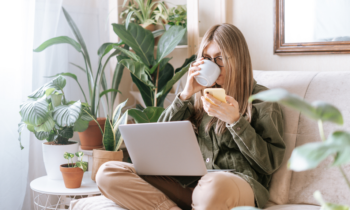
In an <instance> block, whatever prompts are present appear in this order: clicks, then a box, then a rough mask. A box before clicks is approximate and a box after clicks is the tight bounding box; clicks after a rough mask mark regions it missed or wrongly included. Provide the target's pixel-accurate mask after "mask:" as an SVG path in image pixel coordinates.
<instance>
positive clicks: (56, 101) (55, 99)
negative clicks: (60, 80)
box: [51, 94, 63, 108]
mask: <svg viewBox="0 0 350 210" xmlns="http://www.w3.org/2000/svg"><path fill="white" fill-rule="evenodd" d="M62 96H63V94H52V95H51V102H52V107H53V108H56V107H58V106H60V105H61V104H62Z"/></svg>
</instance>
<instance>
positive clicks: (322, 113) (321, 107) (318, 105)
mask: <svg viewBox="0 0 350 210" xmlns="http://www.w3.org/2000/svg"><path fill="white" fill-rule="evenodd" d="M312 106H313V107H315V109H316V114H317V116H318V118H319V119H320V120H322V121H324V122H325V121H328V122H333V123H337V124H339V125H342V124H343V123H344V121H343V116H342V114H341V113H340V111H339V109H337V108H336V107H335V106H333V105H331V104H328V103H326V102H323V101H315V102H313V103H312Z"/></svg>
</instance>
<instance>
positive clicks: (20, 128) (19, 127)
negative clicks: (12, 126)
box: [18, 122, 26, 150]
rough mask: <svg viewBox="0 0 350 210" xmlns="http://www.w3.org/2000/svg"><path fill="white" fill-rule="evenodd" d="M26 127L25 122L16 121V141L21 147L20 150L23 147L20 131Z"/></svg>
mask: <svg viewBox="0 0 350 210" xmlns="http://www.w3.org/2000/svg"><path fill="white" fill-rule="evenodd" d="M25 127H26V124H25V123H24V122H20V123H18V141H19V146H20V147H21V150H22V149H24V147H23V146H22V140H21V137H22V131H23V129H24V128H25Z"/></svg>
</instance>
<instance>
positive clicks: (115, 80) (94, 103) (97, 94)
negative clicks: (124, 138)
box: [34, 7, 129, 150]
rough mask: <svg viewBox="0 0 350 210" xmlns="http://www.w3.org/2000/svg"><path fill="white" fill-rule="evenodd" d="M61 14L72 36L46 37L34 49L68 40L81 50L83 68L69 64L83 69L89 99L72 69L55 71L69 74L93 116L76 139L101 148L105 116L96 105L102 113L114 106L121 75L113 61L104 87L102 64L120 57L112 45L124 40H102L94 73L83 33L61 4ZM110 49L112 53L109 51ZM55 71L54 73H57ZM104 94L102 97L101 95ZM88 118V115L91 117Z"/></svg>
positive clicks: (64, 74) (92, 146) (84, 144)
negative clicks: (112, 67)
mask: <svg viewBox="0 0 350 210" xmlns="http://www.w3.org/2000/svg"><path fill="white" fill-rule="evenodd" d="M62 10H63V14H64V16H65V18H66V20H67V22H68V23H69V26H70V28H71V29H72V31H73V33H74V35H75V38H76V40H77V41H76V40H74V39H72V38H70V37H68V36H60V37H55V38H52V39H49V40H47V41H45V42H44V43H42V44H41V45H40V46H39V47H38V48H36V49H35V50H34V52H41V51H43V50H45V49H46V48H48V47H50V46H53V45H56V44H63V43H66V44H70V45H71V46H73V47H74V49H76V50H77V51H78V52H79V53H81V54H82V56H83V58H84V61H85V68H84V67H81V66H79V65H76V64H73V65H74V66H76V67H77V68H78V69H80V70H82V71H84V72H85V73H86V76H87V81H88V90H89V101H88V99H87V97H86V96H85V93H84V91H83V89H82V87H81V85H80V84H79V82H78V78H77V76H76V75H75V74H72V73H60V74H57V75H62V76H65V77H71V78H73V79H74V80H75V81H76V82H77V83H78V85H79V87H80V89H81V91H82V93H83V95H84V99H85V102H87V103H88V106H86V110H85V112H87V114H89V115H91V116H92V117H93V118H95V119H96V120H94V121H90V122H89V125H88V127H87V129H86V130H85V131H80V132H79V138H80V143H81V148H82V149H84V150H92V149H94V148H101V147H103V145H102V133H101V132H100V129H99V128H102V130H103V128H104V125H105V121H106V118H105V117H100V116H99V106H100V103H101V104H102V108H103V109H104V113H106V115H107V114H108V113H109V114H111V113H110V110H112V108H113V106H114V101H115V99H116V96H117V93H118V92H119V91H118V87H119V84H120V81H121V78H122V75H123V69H124V66H123V65H120V64H119V63H117V65H116V67H115V72H114V75H113V77H112V83H111V87H109V88H108V86H107V79H106V76H105V73H104V71H105V68H106V66H107V64H108V62H109V60H110V59H111V58H112V57H114V56H117V59H118V60H121V59H122V58H123V56H124V55H123V54H122V53H121V51H120V50H117V49H114V48H113V47H114V46H123V49H127V50H128V49H129V46H127V45H125V44H124V43H122V42H120V43H104V44H102V45H101V47H100V48H99V50H98V52H97V53H98V56H99V65H98V69H97V73H96V74H95V75H94V74H93V73H92V72H93V71H92V67H91V62H90V57H89V53H88V51H87V48H86V44H85V42H84V39H83V37H82V36H81V33H80V31H79V29H78V27H77V26H76V24H75V23H74V21H73V19H72V18H71V17H70V15H69V14H68V12H67V11H66V10H65V9H64V8H63V7H62ZM111 51H112V53H110V52H111ZM108 53H110V55H108V57H107V59H106V61H105V62H103V61H102V59H103V58H104V57H105V56H106V55H107V54H108ZM57 75H55V76H57ZM100 87H102V90H100ZM103 96H105V98H103ZM91 119H92V118H91Z"/></svg>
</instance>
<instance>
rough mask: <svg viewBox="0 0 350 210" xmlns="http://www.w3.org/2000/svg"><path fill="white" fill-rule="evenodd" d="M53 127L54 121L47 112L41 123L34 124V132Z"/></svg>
mask: <svg viewBox="0 0 350 210" xmlns="http://www.w3.org/2000/svg"><path fill="white" fill-rule="evenodd" d="M54 127H55V122H54V121H53V119H52V116H51V114H49V115H48V118H47V120H46V121H45V122H44V123H42V124H40V125H38V126H35V127H34V129H35V131H36V132H40V131H46V132H49V131H51V130H52V129H53V128H54Z"/></svg>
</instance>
